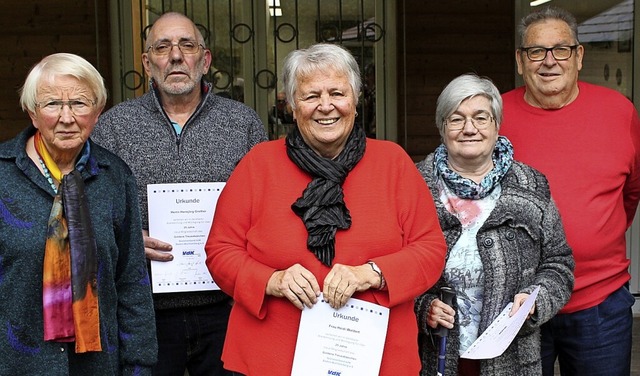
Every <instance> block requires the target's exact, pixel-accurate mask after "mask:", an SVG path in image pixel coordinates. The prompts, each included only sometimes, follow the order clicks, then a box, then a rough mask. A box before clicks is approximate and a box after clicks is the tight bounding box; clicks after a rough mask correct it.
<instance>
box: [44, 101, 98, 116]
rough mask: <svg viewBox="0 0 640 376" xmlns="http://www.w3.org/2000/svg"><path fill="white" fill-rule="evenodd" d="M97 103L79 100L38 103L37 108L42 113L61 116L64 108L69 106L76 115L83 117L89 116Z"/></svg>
mask: <svg viewBox="0 0 640 376" xmlns="http://www.w3.org/2000/svg"><path fill="white" fill-rule="evenodd" d="M95 104H96V103H95V102H94V101H82V100H78V99H74V100H68V101H58V100H52V101H45V102H39V103H36V107H38V108H40V111H42V113H44V114H46V115H52V116H56V115H60V114H61V113H62V108H63V107H64V106H65V105H67V106H69V109H70V110H71V112H72V113H73V114H74V115H77V116H83V115H89V114H90V113H91V111H93V106H94V105H95Z"/></svg>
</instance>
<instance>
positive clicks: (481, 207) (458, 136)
mask: <svg viewBox="0 0 640 376" xmlns="http://www.w3.org/2000/svg"><path fill="white" fill-rule="evenodd" d="M501 120H502V99H501V97H500V93H499V91H498V90H497V88H496V87H495V86H494V85H493V83H491V81H490V80H488V79H485V78H480V77H478V76H476V75H473V74H466V75H462V76H460V77H457V78H456V79H454V80H453V81H451V83H449V85H447V87H446V88H445V89H444V90H443V92H442V93H441V94H440V97H439V98H438V102H437V109H436V124H437V126H438V130H439V132H440V135H441V137H442V140H443V144H442V145H440V146H439V147H438V148H437V149H436V151H435V152H434V153H432V154H430V155H429V156H427V158H426V159H425V160H424V161H421V162H419V163H418V164H417V166H418V169H419V170H420V172H421V173H422V176H423V177H424V179H425V181H426V182H427V184H428V185H429V187H430V189H431V193H432V194H433V197H434V201H435V204H436V209H437V212H438V216H439V219H440V226H441V227H442V230H443V232H444V235H445V239H446V241H447V246H448V251H447V262H446V266H445V270H444V272H443V275H442V277H441V278H440V280H439V281H438V283H437V284H436V285H434V286H433V287H432V288H431V289H430V290H428V291H427V292H426V293H424V294H423V295H421V296H420V297H419V298H418V299H416V305H415V310H416V315H417V319H418V325H419V327H420V346H421V350H420V351H421V357H422V363H423V367H422V373H421V374H422V375H435V374H436V365H437V360H438V345H437V343H438V342H437V337H435V336H434V335H433V331H434V329H436V328H437V327H438V325H441V326H443V327H446V328H449V329H451V330H450V332H449V337H448V338H449V339H448V341H447V345H446V358H445V359H446V360H445V375H451V376H455V375H493V376H496V375H508V376H513V375H541V374H542V368H541V362H540V325H541V324H542V323H544V322H545V321H547V320H549V319H550V318H551V317H552V316H553V315H554V314H555V313H556V312H557V311H558V310H559V309H560V308H562V306H563V305H564V304H565V303H566V302H567V301H568V299H569V296H570V294H571V291H572V289H573V268H574V262H573V257H572V254H571V249H570V248H569V246H568V245H567V242H566V239H565V235H564V229H563V227H562V222H561V221H560V215H559V214H558V210H557V208H556V206H555V204H554V202H553V200H552V198H551V194H550V191H549V185H548V182H547V180H546V178H545V177H544V175H542V174H541V173H539V172H538V171H536V170H535V169H533V168H531V167H529V166H527V165H525V164H522V163H519V162H516V161H514V160H513V149H512V146H511V143H510V142H509V140H507V139H506V138H505V137H502V136H498V130H499V127H500V122H501ZM443 286H448V287H451V288H453V289H454V290H455V291H456V298H455V299H454V301H453V302H452V306H449V305H447V304H445V303H444V302H443V301H441V300H440V299H439V291H440V289H441V288H442V287H443ZM537 286H539V287H540V290H539V293H538V296H537V299H536V301H535V305H534V307H533V308H532V309H531V311H530V312H529V316H528V318H527V320H526V321H525V323H524V325H523V327H522V328H521V329H520V332H519V333H518V335H517V336H516V338H515V339H514V340H513V342H512V343H511V344H510V345H509V347H508V348H507V349H506V351H505V352H504V353H503V354H502V355H500V356H498V357H496V358H493V359H483V360H470V359H463V358H460V355H461V354H462V353H463V352H464V351H465V350H466V349H467V348H469V346H470V345H471V344H472V343H473V342H474V341H475V339H477V337H479V336H480V335H481V334H482V332H483V331H485V330H486V329H487V327H488V326H489V325H490V324H491V322H492V321H493V320H494V319H495V318H496V317H497V316H498V314H499V313H500V312H501V311H502V310H503V309H504V307H505V306H507V305H508V304H509V303H512V302H513V308H512V311H511V312H512V313H515V312H516V311H517V310H518V308H519V307H520V306H521V305H522V304H523V303H524V301H525V300H526V298H527V297H528V296H529V294H531V293H532V292H533V291H534V289H535V288H536V287H537Z"/></svg>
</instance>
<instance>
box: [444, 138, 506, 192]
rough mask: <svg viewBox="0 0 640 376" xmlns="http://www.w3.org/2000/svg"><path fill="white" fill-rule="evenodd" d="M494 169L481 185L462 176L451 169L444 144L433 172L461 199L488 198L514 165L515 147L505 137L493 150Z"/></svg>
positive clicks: (499, 140) (500, 139)
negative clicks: (512, 164)
mask: <svg viewBox="0 0 640 376" xmlns="http://www.w3.org/2000/svg"><path fill="white" fill-rule="evenodd" d="M491 158H492V159H493V166H494V167H493V169H492V170H491V171H489V173H488V174H487V175H485V177H484V178H482V181H480V184H478V183H476V182H474V181H473V180H471V179H467V178H465V177H462V176H460V174H458V173H457V172H455V171H453V170H452V169H450V168H449V164H448V161H449V157H448V154H447V147H446V146H444V144H441V145H440V146H438V147H437V148H436V150H435V152H434V158H433V165H434V169H433V172H434V174H435V176H436V179H440V178H441V179H442V180H443V181H444V182H445V183H446V184H447V186H448V187H449V188H451V190H452V191H453V192H454V193H455V194H456V196H458V197H460V198H466V199H471V200H477V199H481V198H484V197H486V196H487V195H488V194H490V193H491V191H492V190H493V188H495V186H496V185H498V184H499V183H500V180H501V179H502V177H503V176H504V174H506V173H507V171H509V168H511V163H513V146H512V145H511V142H510V141H509V140H508V139H507V138H506V137H504V136H499V137H498V140H497V142H496V145H495V147H494V149H493V155H492V157H491Z"/></svg>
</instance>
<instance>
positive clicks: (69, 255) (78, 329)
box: [34, 132, 102, 353]
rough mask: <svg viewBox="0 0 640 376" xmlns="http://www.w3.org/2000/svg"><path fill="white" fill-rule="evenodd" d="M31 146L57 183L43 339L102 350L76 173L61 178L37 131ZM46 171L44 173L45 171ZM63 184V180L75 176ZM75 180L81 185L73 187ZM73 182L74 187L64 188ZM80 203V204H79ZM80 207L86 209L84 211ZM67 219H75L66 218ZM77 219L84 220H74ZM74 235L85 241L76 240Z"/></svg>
mask: <svg viewBox="0 0 640 376" xmlns="http://www.w3.org/2000/svg"><path fill="white" fill-rule="evenodd" d="M34 145H35V148H36V151H37V152H38V155H39V156H40V159H41V161H43V163H44V165H45V174H47V173H51V175H52V177H53V178H55V179H56V180H58V181H60V183H61V184H60V188H59V190H58V192H59V193H58V194H57V195H56V196H55V198H54V201H53V207H52V209H51V214H50V215H49V221H48V227H47V239H46V242H45V252H44V267H43V292H42V300H43V316H44V317H43V318H44V340H45V341H54V342H73V341H75V343H76V344H75V350H76V353H84V352H88V351H102V346H101V343H100V316H99V309H98V295H97V249H96V246H95V240H94V238H93V229H92V227H91V224H90V221H88V219H87V218H85V217H87V216H86V215H84V216H83V214H87V208H86V202H85V201H86V200H85V198H84V185H83V184H82V179H81V178H80V177H79V173H78V172H77V171H74V173H75V174H74V173H72V174H69V175H65V176H64V178H63V177H62V173H61V172H60V169H59V168H58V166H57V165H56V164H55V162H54V161H53V159H52V158H51V156H50V155H49V153H48V151H47V149H46V147H45V145H44V143H43V141H42V137H41V135H40V132H36V134H35V137H34ZM47 170H48V171H47ZM74 177H75V178H76V179H75V180H73V181H72V182H71V183H67V180H68V179H67V178H69V179H73V178H74ZM78 180H79V181H80V184H82V187H80V189H77V188H78V187H77V186H78ZM68 184H71V186H72V187H73V188H74V189H66V188H67V187H66V185H68ZM83 205H84V206H83ZM83 209H84V210H85V211H84V212H83ZM79 213H80V214H79ZM67 217H69V218H72V219H73V220H70V221H67ZM78 217H81V219H82V220H80V221H78V220H77V219H78ZM78 235H80V236H82V237H83V238H84V239H81V240H86V239H90V240H93V242H91V241H89V242H86V241H78V239H76V238H77V237H78Z"/></svg>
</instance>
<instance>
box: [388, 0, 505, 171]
mask: <svg viewBox="0 0 640 376" xmlns="http://www.w3.org/2000/svg"><path fill="white" fill-rule="evenodd" d="M513 14H514V2H513V1H512V0H479V1H473V2H471V1H465V0H449V1H446V2H437V1H427V2H422V1H404V2H398V17H399V20H398V25H399V28H400V30H398V33H397V35H398V43H397V45H398V60H397V64H398V98H399V102H398V124H399V126H398V141H399V143H400V144H401V145H402V146H403V147H404V148H405V149H406V150H407V152H408V153H409V155H411V157H412V158H413V159H414V160H416V161H418V160H421V159H423V158H424V157H425V156H426V155H427V154H428V153H430V152H431V151H433V150H434V149H435V148H436V146H438V144H439V143H440V135H439V134H438V131H437V130H436V127H435V121H434V113H435V105H436V99H437V97H438V95H439V94H440V92H441V91H442V89H443V88H444V86H445V85H446V84H447V83H449V82H450V81H451V80H452V79H453V78H455V77H456V76H458V75H460V74H463V73H467V72H475V73H477V74H479V75H482V76H487V77H489V78H491V79H492V80H493V81H494V83H495V84H496V86H497V87H498V89H500V91H501V92H504V91H507V90H510V89H512V88H513V87H514V85H515V80H514V71H515V61H514V49H515V44H514V35H515V34H514V33H515V30H514V19H513ZM405 37H406V40H404V38H405Z"/></svg>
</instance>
